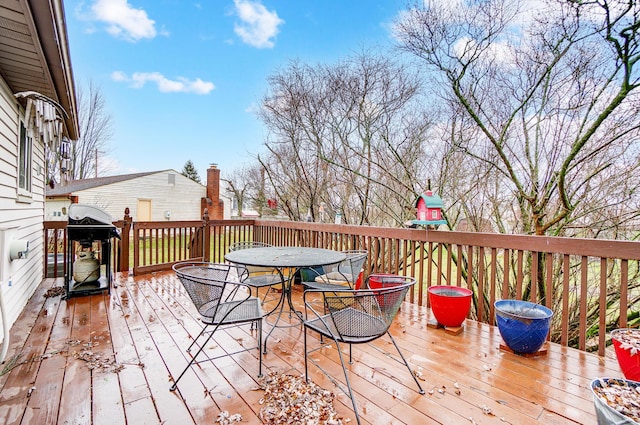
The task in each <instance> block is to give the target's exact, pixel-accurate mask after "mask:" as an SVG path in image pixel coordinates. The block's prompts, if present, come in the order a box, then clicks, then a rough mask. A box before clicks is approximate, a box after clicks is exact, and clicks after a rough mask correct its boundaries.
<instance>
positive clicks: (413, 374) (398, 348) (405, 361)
mask: <svg viewBox="0 0 640 425" xmlns="http://www.w3.org/2000/svg"><path fill="white" fill-rule="evenodd" d="M387 335H389V338H391V342H393V345H394V346H395V347H396V350H397V351H398V354H400V358H401V359H402V361H403V362H404V365H405V366H406V367H407V370H408V371H409V373H410V374H411V377H412V378H413V380H414V381H415V383H416V385H417V386H418V392H419V393H420V394H424V390H423V389H422V386H421V385H420V382H418V378H417V377H416V375H415V373H413V371H412V370H411V367H409V363H407V359H405V358H404V355H403V354H402V351H400V347H398V344H396V340H395V339H393V337H392V336H391V333H389V331H387Z"/></svg>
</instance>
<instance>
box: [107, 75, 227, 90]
mask: <svg viewBox="0 0 640 425" xmlns="http://www.w3.org/2000/svg"><path fill="white" fill-rule="evenodd" d="M111 79H112V80H113V81H117V82H126V83H129V84H130V86H131V87H133V88H136V89H140V88H142V87H144V85H145V84H146V83H155V84H156V86H157V87H158V90H160V91H161V92H162V93H195V94H209V92H211V90H213V89H215V85H214V84H213V83H211V82H208V81H202V80H201V79H200V78H197V79H195V80H188V79H186V78H184V77H177V78H176V79H175V80H170V79H168V78H166V77H165V76H164V75H162V74H160V73H159V72H134V73H133V74H131V76H127V75H126V74H125V73H124V72H122V71H114V72H112V73H111Z"/></svg>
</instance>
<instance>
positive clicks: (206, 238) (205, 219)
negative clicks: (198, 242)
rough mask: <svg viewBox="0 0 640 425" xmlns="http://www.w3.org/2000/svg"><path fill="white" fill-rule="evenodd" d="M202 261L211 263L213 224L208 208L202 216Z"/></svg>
mask: <svg viewBox="0 0 640 425" xmlns="http://www.w3.org/2000/svg"><path fill="white" fill-rule="evenodd" d="M202 261H211V224H210V222H209V210H207V209H206V208H205V209H204V212H203V214H202Z"/></svg>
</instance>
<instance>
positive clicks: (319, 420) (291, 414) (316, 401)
mask: <svg viewBox="0 0 640 425" xmlns="http://www.w3.org/2000/svg"><path fill="white" fill-rule="evenodd" d="M261 389H263V390H264V396H263V398H262V399H260V404H261V405H264V406H263V407H262V408H261V409H260V413H259V416H260V419H261V420H262V422H264V423H265V424H268V425H279V424H292V423H296V424H304V425H320V424H321V425H343V424H344V423H345V420H344V419H343V418H342V417H341V416H340V415H339V414H338V413H337V412H336V411H335V410H334V408H333V399H334V398H335V395H334V394H333V393H332V392H331V391H327V390H324V389H322V388H320V387H319V386H317V385H316V384H314V383H313V382H309V383H307V382H306V381H305V379H304V376H300V377H296V376H291V375H283V374H277V373H273V372H272V373H270V374H269V375H268V376H266V377H265V378H264V380H263V382H262V383H261Z"/></svg>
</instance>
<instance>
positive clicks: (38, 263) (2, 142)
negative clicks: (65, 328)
mask: <svg viewBox="0 0 640 425" xmlns="http://www.w3.org/2000/svg"><path fill="white" fill-rule="evenodd" d="M20 114H21V111H20V110H19V108H18V104H17V102H16V100H15V98H14V96H13V93H12V92H11V90H10V89H9V87H8V86H7V85H6V83H5V81H4V80H3V79H2V78H0V229H1V230H0V232H1V233H2V234H1V235H0V243H2V246H0V256H1V258H0V290H1V291H2V297H3V299H4V305H5V308H6V310H5V314H6V315H7V321H8V323H9V325H12V324H13V323H14V322H15V320H16V319H17V317H18V315H19V314H20V312H21V311H22V309H23V308H24V306H25V305H26V304H27V301H28V300H29V298H30V297H31V295H33V292H34V291H35V289H36V288H37V286H38V284H39V283H40V282H41V281H42V276H43V270H42V267H43V266H42V256H43V252H44V250H43V240H44V237H43V227H42V220H43V211H44V176H43V175H42V174H40V173H39V170H40V167H39V166H38V165H42V166H44V160H43V158H44V146H43V145H42V143H41V142H40V141H39V140H37V139H36V138H34V140H33V148H32V149H33V151H32V164H33V165H34V167H33V170H32V180H31V185H32V189H31V190H32V197H31V198H24V197H23V198H21V199H20V200H18V196H17V191H16V187H17V185H18V184H17V173H18V167H17V165H18V159H17V155H18V128H19V117H20ZM9 239H26V240H28V241H29V255H28V256H27V258H26V259H19V260H14V261H9V254H8V252H7V251H8V249H7V245H8V241H9ZM1 334H2V328H0V335H1ZM2 338H4V335H2Z"/></svg>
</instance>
